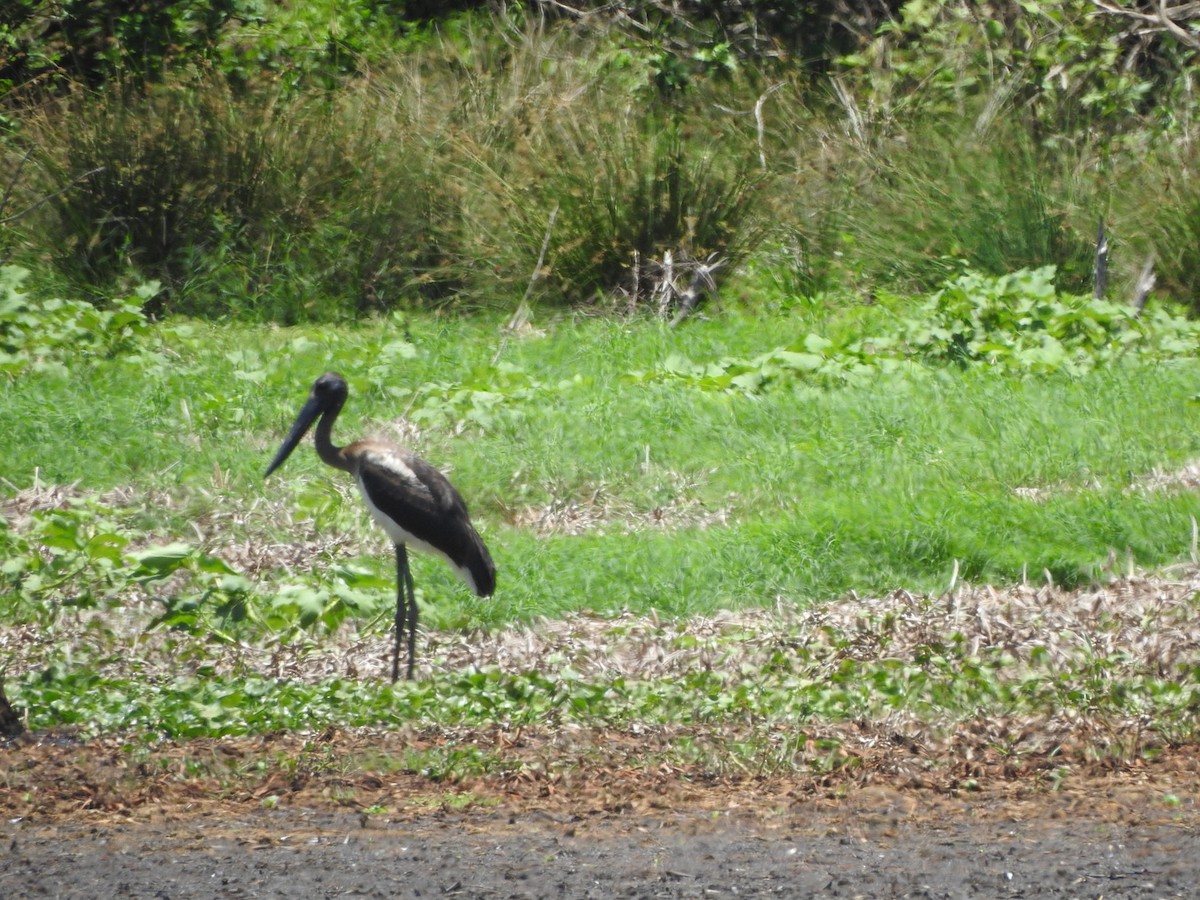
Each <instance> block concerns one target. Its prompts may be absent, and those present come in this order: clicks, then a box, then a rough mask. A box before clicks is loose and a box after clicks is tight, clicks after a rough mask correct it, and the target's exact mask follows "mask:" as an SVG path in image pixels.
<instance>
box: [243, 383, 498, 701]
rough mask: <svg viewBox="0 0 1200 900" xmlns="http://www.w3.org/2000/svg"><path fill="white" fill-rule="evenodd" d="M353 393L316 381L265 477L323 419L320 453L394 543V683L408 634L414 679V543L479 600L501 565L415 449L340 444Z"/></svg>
mask: <svg viewBox="0 0 1200 900" xmlns="http://www.w3.org/2000/svg"><path fill="white" fill-rule="evenodd" d="M348 393H349V391H348V389H347V387H346V379H344V378H342V376H341V375H339V374H337V373H336V372H326V373H325V374H324V375H322V376H321V377H320V378H318V379H317V380H316V381H315V382H314V383H313V386H312V391H311V392H310V393H309V395H308V402H307V403H305V404H304V407H303V409H301V410H300V415H298V416H297V417H296V421H295V424H293V425H292V430H291V431H290V432H288V436H287V437H286V438H285V439H284V441H283V445H282V446H280V448H279V452H278V453H276V454H275V458H274V459H273V460H271V465H269V466H267V471H266V473H265V474H264V475H263V477H264V478H266V477H267V476H268V475H270V474H271V473H272V472H274V471H275V470H276V469H278V468H279V467H280V466H281V465H283V462H284V460H286V459H287V458H288V456H289V455H290V454H291V452H292V451H293V450H295V449H296V446H297V445H298V444H299V443H300V441H301V440H302V439H303V438H304V436H305V435H306V434H307V433H308V430H309V428H311V427H312V424H313V422H314V421H316V420H317V418H318V417H320V421H319V422H317V431H316V435H315V443H316V447H317V455H318V456H320V457H321V460H322V462H325V463H327V464H329V465H331V466H333V467H334V468H335V469H342V470H343V471H345V472H349V473H350V474H351V475H353V476H354V480H355V481H356V482H358V489H359V491H361V492H362V496H363V500H364V501H366V504H367V509H369V510H370V511H371V517H372V518H373V519H374V520H375V521H376V523H377V524H378V525H379V526H380V527H381V528H382V529H383V530H384V531H385V532H387V536H388V537H390V538H391V539H392V543H394V544H395V545H396V643H395V648H394V650H393V653H392V681H393V682H395V681H396V680H397V679H398V678H399V677H400V645H401V644H402V643H403V641H404V635H405V632H406V630H407V634H408V672H407V677H408V678H410V679H411V678H412V677H413V652H414V647H415V644H416V631H417V598H416V595H415V594H414V593H413V578H412V572H411V571H410V570H409V568H408V550H407V548H408V547H412V548H413V549H415V550H421V551H423V552H425V553H432V554H433V555H434V556H440V557H441V558H442V559H444V560H446V562H448V563H450V566H451V568H452V569H454V571H455V572H456V573H457V574H458V576H459V577H460V578H462V580H463V581H465V582H466V583H467V585H468V586H469V587H470V588H471V590H473V591H474V592H475V593H476V594H478V595H479V596H480V597H490V596H491V595H492V592H493V591H494V590H495V589H496V566H495V565H494V564H493V563H492V557H491V554H489V553H488V549H487V547H486V546H485V545H484V543H483V540H482V538H480V537H479V533H478V532H477V531H476V530H475V528H474V526H473V525H472V524H471V519H470V517H469V516H468V515H467V505H466V503H464V502H463V498H462V497H461V496H460V495H459V493H458V491H457V490H455V489H454V485H452V484H451V483H450V481H449V479H447V478H446V476H445V475H443V474H442V473H441V472H439V471H438V470H437V469H435V468H434V467H433V466H431V465H430V464H429V463H427V462H425V460H423V459H421V458H420V457H419V456H417V455H416V454H415V453H411V452H409V451H408V450H405V449H404V448H403V447H398V446H396V445H395V444H392V443H389V442H388V441H380V440H370V439H368V440H362V441H355V442H354V443H352V444H347V445H346V446H345V447H337V446H335V445H334V443H333V423H334V422H335V421H336V420H337V417H338V413H340V412H341V411H342V406H344V405H345V403H346V396H347V394H348Z"/></svg>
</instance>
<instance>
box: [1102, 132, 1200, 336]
mask: <svg viewBox="0 0 1200 900" xmlns="http://www.w3.org/2000/svg"><path fill="white" fill-rule="evenodd" d="M1197 131H1198V129H1193V130H1192V133H1190V134H1182V135H1178V136H1173V137H1171V138H1169V139H1164V140H1162V141H1160V142H1159V143H1158V146H1156V147H1155V148H1154V149H1153V150H1152V151H1150V152H1149V153H1147V154H1145V155H1144V156H1139V157H1138V158H1136V159H1133V158H1130V159H1129V160H1128V165H1127V166H1125V167H1124V168H1125V175H1126V177H1123V178H1122V179H1121V181H1122V183H1123V184H1124V185H1127V186H1128V189H1127V190H1124V191H1122V192H1121V194H1120V195H1119V196H1118V197H1116V198H1115V199H1114V206H1115V207H1116V208H1117V209H1116V214H1115V218H1116V220H1117V222H1116V228H1115V231H1116V237H1117V239H1118V240H1119V241H1120V243H1118V244H1117V246H1116V248H1115V254H1114V255H1115V261H1116V263H1117V265H1118V266H1119V268H1118V271H1121V272H1123V274H1125V275H1126V277H1127V278H1130V279H1132V278H1134V277H1136V274H1135V273H1136V270H1139V269H1141V268H1142V266H1143V265H1144V264H1145V262H1146V260H1147V258H1152V263H1153V272H1154V275H1155V277H1156V285H1157V287H1158V288H1160V289H1162V290H1164V291H1165V292H1166V293H1167V294H1169V295H1170V296H1172V297H1175V298H1177V299H1178V300H1179V301H1180V302H1182V303H1184V304H1185V305H1186V306H1187V307H1188V308H1189V309H1190V310H1191V312H1192V314H1193V315H1195V314H1200V260H1198V259H1197V257H1196V247H1197V246H1200V177H1198V175H1197V172H1198V170H1197V165H1198V164H1200V152H1198V151H1197V145H1196V138H1197V133H1196V132H1197ZM1122 244H1123V245H1124V248H1123V247H1122ZM1123 249H1125V252H1122V250H1123Z"/></svg>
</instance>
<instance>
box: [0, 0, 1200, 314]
mask: <svg viewBox="0 0 1200 900" xmlns="http://www.w3.org/2000/svg"><path fill="white" fill-rule="evenodd" d="M469 5H471V4H464V6H469ZM1107 6H1109V7H1111V6H1112V4H1108V5H1107ZM1127 6H1128V9H1127V10H1126V13H1125V14H1121V13H1120V11H1119V9H1118V10H1117V11H1114V9H1108V8H1106V9H1101V8H1099V7H1098V5H1096V4H1093V3H1091V2H1087V0H1060V2H1040V3H1029V2H1025V3H1016V2H1008V0H996V2H990V3H958V2H907V3H894V2H893V3H884V2H867V0H840V2H824V3H786V2H783V3H753V4H720V3H717V4H699V3H697V4H681V5H679V6H672V7H671V8H670V9H669V10H667V9H666V8H664V7H660V6H659V5H657V4H653V3H637V2H631V3H628V4H618V5H616V7H614V6H613V5H612V4H605V10H607V12H602V11H601V10H599V9H596V10H591V9H588V8H586V7H585V6H583V5H581V6H580V8H579V9H578V10H577V11H576V13H575V14H571V13H570V12H569V10H570V5H569V4H561V3H555V4H539V3H531V4H528V5H527V6H526V7H524V8H522V7H521V6H519V5H509V6H508V7H507V11H506V13H505V14H503V15H501V14H498V13H492V12H489V11H487V10H486V9H475V10H473V11H471V12H465V13H457V14H447V13H443V14H442V15H441V16H440V17H439V18H436V19H430V18H424V17H423V16H425V14H426V12H427V11H426V10H425V9H424V8H423V7H422V6H421V5H420V4H409V5H408V7H409V8H408V10H407V15H405V12H406V10H405V8H404V7H405V5H404V4H391V3H382V2H377V0H356V2H351V3H312V4H308V3H305V4H290V3H281V4H272V5H264V4H260V3H251V2H249V0H226V2H224V3H219V4H209V3H197V2H193V0H177V2H165V0H142V2H129V3H127V4H117V5H115V6H114V5H113V4H98V3H94V2H88V0H72V2H51V0H23V2H20V3H17V4H14V5H12V9H11V12H10V13H9V14H8V18H7V19H5V20H0V45H3V46H7V47H8V48H9V55H8V57H7V64H6V65H4V66H0V78H6V79H7V86H8V88H9V90H8V93H7V96H6V97H5V98H4V115H5V119H4V123H5V126H6V134H5V140H4V143H3V145H2V147H0V151H2V152H3V154H4V158H5V161H6V166H5V168H6V170H7V171H9V172H11V173H12V174H11V177H10V178H7V179H5V181H6V184H5V186H4V187H5V192H4V194H3V207H2V208H0V217H4V222H3V225H2V230H0V254H3V255H4V257H7V259H8V260H10V261H15V262H20V263H21V264H23V265H24V266H25V267H26V268H29V269H31V270H33V271H35V272H37V273H38V274H37V278H36V281H37V282H38V283H44V282H59V281H65V283H66V284H67V285H68V287H67V288H65V289H64V290H65V291H66V292H68V293H73V294H77V295H81V296H96V295H97V294H99V295H103V294H104V293H105V292H111V291H113V290H114V289H115V290H124V289H125V288H126V287H128V286H129V285H131V284H137V283H140V282H141V281H144V280H149V279H153V280H157V281H159V282H161V283H162V285H163V286H164V290H163V292H162V293H160V294H159V295H158V296H157V297H156V299H155V301H154V304H153V305H152V311H154V312H168V311H173V312H186V313H192V314H197V315H203V316H209V317H211V316H221V315H227V314H233V315H236V316H239V317H243V318H251V319H259V320H262V319H274V320H279V321H302V320H311V319H331V318H347V317H353V316H355V315H359V314H362V313H364V312H377V311H386V310H390V309H395V308H412V307H414V306H428V305H437V306H444V305H454V306H460V307H464V308H477V307H480V306H497V305H499V306H502V307H505V308H510V309H511V308H512V307H514V306H515V305H516V303H517V299H518V298H520V297H521V296H523V295H524V294H525V293H526V290H527V289H528V290H529V292H530V299H532V300H536V301H537V302H541V303H549V304H554V305H559V304H564V303H569V304H588V305H593V304H597V303H599V304H600V305H610V304H616V305H617V306H618V307H620V308H622V309H623V308H626V307H627V306H629V305H631V304H632V305H638V304H641V303H650V304H654V303H657V302H658V301H660V300H662V299H664V298H663V296H662V295H663V293H664V291H663V288H664V287H666V286H667V285H669V284H675V285H678V286H679V287H680V288H681V289H682V288H683V287H685V286H686V285H687V284H688V283H689V281H692V280H696V281H697V282H698V283H699V284H700V285H701V286H703V285H704V279H703V277H700V276H702V274H703V273H701V272H700V271H699V266H701V265H703V264H705V263H707V264H708V265H709V266H712V265H713V264H716V266H717V267H716V268H715V269H714V270H713V273H712V275H713V278H714V279H715V280H716V281H717V282H719V283H720V284H721V285H722V286H723V287H728V289H729V291H730V292H731V293H732V294H734V295H738V292H737V290H736V287H737V283H738V277H737V273H738V271H739V264H740V263H741V262H743V261H744V260H746V259H753V260H754V261H755V263H756V264H757V265H759V266H761V267H764V268H766V269H768V270H769V271H770V272H772V273H773V274H774V275H775V277H776V278H777V279H778V280H779V282H780V284H781V286H782V287H784V288H786V289H787V290H788V291H789V292H792V293H796V294H800V295H802V296H805V297H824V296H832V297H833V298H835V301H836V302H853V301H855V300H857V299H858V298H859V297H860V296H861V295H863V294H866V293H868V292H870V291H874V290H877V289H880V288H886V289H891V290H932V289H934V288H936V287H937V286H938V285H939V284H940V283H941V281H942V280H943V279H944V278H946V277H947V276H949V275H953V274H957V272H958V267H959V266H960V265H963V264H965V265H967V266H969V267H971V268H973V269H977V270H981V271H983V272H985V273H988V274H997V275H998V274H1003V273H1005V272H1009V271H1012V270H1015V269H1018V268H1022V267H1035V266H1044V265H1054V266H1056V267H1057V270H1058V273H1059V279H1060V281H1061V282H1062V283H1063V285H1064V286H1065V287H1068V288H1071V289H1083V288H1084V287H1085V286H1087V285H1089V284H1090V278H1091V268H1092V267H1091V255H1092V250H1093V247H1094V243H1095V235H1096V227H1097V222H1098V221H1100V220H1104V221H1105V222H1106V223H1107V224H1108V230H1109V234H1110V236H1112V241H1113V261H1114V269H1115V273H1116V274H1117V275H1119V276H1120V277H1118V278H1116V279H1114V286H1113V290H1114V291H1116V292H1121V291H1127V286H1128V283H1129V282H1131V281H1132V280H1133V277H1134V275H1135V274H1136V272H1138V271H1139V270H1140V269H1141V268H1142V266H1143V263H1144V261H1145V260H1146V258H1147V257H1148V255H1149V254H1150V253H1151V252H1153V253H1154V258H1155V273H1156V275H1157V278H1158V282H1157V283H1158V287H1159V289H1160V291H1161V292H1162V293H1163V294H1164V295H1165V296H1169V297H1171V298H1173V299H1175V300H1176V301H1178V302H1182V303H1185V304H1191V303H1193V302H1194V298H1195V296H1196V290H1195V288H1196V286H1197V283H1198V277H1197V271H1196V262H1195V255H1194V254H1193V253H1191V252H1190V251H1191V248H1192V247H1194V246H1195V245H1196V242H1197V241H1196V239H1197V237H1198V236H1200V235H1197V225H1196V222H1197V216H1196V215H1195V209H1196V208H1197V202H1198V201H1197V197H1198V193H1197V188H1196V185H1195V179H1194V178H1192V177H1190V174H1189V173H1190V172H1192V171H1193V170H1194V169H1195V159H1194V152H1195V151H1194V147H1195V146H1196V145H1197V142H1196V141H1195V140H1194V137H1195V128H1196V123H1195V122H1194V121H1193V120H1192V117H1191V114H1190V113H1191V110H1192V109H1193V108H1194V98H1193V97H1192V96H1191V93H1190V92H1191V90H1192V88H1191V80H1190V76H1189V71H1190V67H1191V66H1192V65H1193V64H1194V62H1195V57H1196V54H1197V47H1196V39H1195V37H1194V36H1193V34H1194V33H1193V32H1192V31H1190V30H1188V29H1189V28H1191V27H1192V24H1193V23H1191V22H1189V21H1187V20H1180V21H1179V22H1171V23H1170V25H1171V27H1168V25H1167V24H1163V23H1161V22H1160V23H1158V24H1155V23H1153V22H1147V21H1145V20H1143V19H1139V18H1135V16H1136V15H1137V14H1139V11H1140V6H1139V4H1136V3H1131V4H1127ZM1180 15H1182V13H1181V14H1180ZM751 26H752V27H751ZM0 84H3V82H0ZM539 263H540V264H539ZM706 271H707V270H706ZM741 296H743V297H744V295H741ZM667 299H670V298H669V297H668V298H667ZM744 299H746V300H748V301H750V302H753V303H763V302H769V301H768V298H764V297H761V296H759V297H744Z"/></svg>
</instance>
